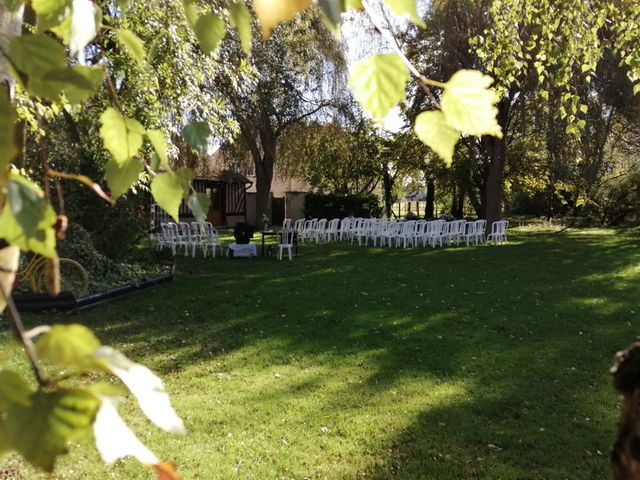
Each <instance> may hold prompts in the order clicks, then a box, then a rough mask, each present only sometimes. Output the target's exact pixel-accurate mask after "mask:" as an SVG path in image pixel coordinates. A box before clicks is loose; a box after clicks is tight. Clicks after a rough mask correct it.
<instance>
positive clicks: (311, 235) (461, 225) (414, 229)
mask: <svg viewBox="0 0 640 480" xmlns="http://www.w3.org/2000/svg"><path fill="white" fill-rule="evenodd" d="M486 226H487V222H486V220H475V221H466V220H454V221H450V222H447V221H445V220H433V221H427V220H407V221H397V220H387V219H379V218H353V217H347V218H343V219H342V220H340V219H337V218H335V219H333V220H327V219H325V218H322V219H317V218H313V219H309V220H305V219H300V220H296V221H295V223H293V225H292V220H290V219H286V220H285V222H284V224H283V228H284V229H289V228H293V230H294V231H296V232H297V234H298V239H299V240H300V241H301V242H305V241H313V242H315V243H324V242H331V241H339V240H345V241H350V242H351V243H353V242H354V241H356V240H357V241H358V245H363V244H364V245H368V244H369V242H372V244H373V245H374V246H378V245H380V246H389V247H391V246H395V247H403V248H407V247H418V246H427V245H430V246H431V247H434V248H435V247H436V246H445V245H460V244H461V243H463V242H464V243H465V244H466V245H467V246H469V245H471V244H473V245H478V244H481V243H486V242H487V241H489V242H492V243H495V244H499V243H503V242H506V241H507V228H508V227H509V222H508V221H507V220H500V221H497V222H493V223H492V225H491V233H490V234H489V235H486V236H485V230H486Z"/></svg>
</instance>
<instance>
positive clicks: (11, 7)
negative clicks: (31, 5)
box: [4, 0, 24, 13]
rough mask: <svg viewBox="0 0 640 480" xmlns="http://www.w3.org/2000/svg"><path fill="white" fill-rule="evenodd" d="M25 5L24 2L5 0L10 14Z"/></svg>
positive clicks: (20, 0) (21, 0)
mask: <svg viewBox="0 0 640 480" xmlns="http://www.w3.org/2000/svg"><path fill="white" fill-rule="evenodd" d="M23 3H24V0H4V5H5V6H6V7H7V10H9V11H10V12H12V13H13V12H16V11H17V10H18V9H19V8H20V7H21V6H22V4H23Z"/></svg>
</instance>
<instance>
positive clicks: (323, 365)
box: [0, 229, 640, 480]
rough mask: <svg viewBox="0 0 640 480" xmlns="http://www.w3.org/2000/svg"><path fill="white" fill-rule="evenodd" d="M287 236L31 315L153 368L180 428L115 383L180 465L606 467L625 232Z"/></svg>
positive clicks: (632, 312) (205, 475)
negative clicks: (149, 413) (453, 244)
mask: <svg viewBox="0 0 640 480" xmlns="http://www.w3.org/2000/svg"><path fill="white" fill-rule="evenodd" d="M300 253H301V256H300V257H298V258H297V259H295V260H294V261H293V262H289V261H282V262H278V261H276V260H275V259H273V258H265V259H256V260H244V259H239V260H229V259H220V258H217V259H215V260H210V259H207V260H202V259H201V258H199V259H197V260H196V261H193V260H191V259H188V260H184V259H183V258H180V259H179V261H178V273H177V275H176V278H175V279H174V281H173V282H172V283H171V284H166V285H163V286H160V287H157V288H155V289H153V290H149V291H147V292H145V293H143V294H140V295H137V296H134V297H131V298H130V299H128V300H124V301H121V302H117V303H113V304H111V305H108V306H104V307H100V308H98V309H94V310H91V311H87V312H83V313H80V314H72V315H66V314H65V315H57V316H51V315H49V316H47V317H46V318H45V320H44V321H55V322H81V323H84V324H87V325H89V326H90V327H91V328H93V329H95V330H96V332H97V334H98V336H99V337H100V338H101V340H102V341H103V342H104V343H106V344H111V345H113V346H115V347H117V348H119V349H121V350H123V351H124V352H125V353H126V354H127V355H129V356H130V357H132V358H134V359H136V360H138V361H140V362H142V363H144V364H146V365H148V366H149V367H151V368H152V369H154V370H155V371H157V372H158V373H160V374H161V376H162V377H163V378H164V379H165V381H166V383H167V387H168V389H169V390H170V392H171V394H172V398H173V401H174V404H175V406H176V409H177V410H178V412H179V413H180V414H181V415H182V417H183V418H184V420H185V422H186V425H187V428H188V430H189V434H188V435H187V436H186V437H174V436H171V435H169V434H164V433H160V432H157V431H156V430H153V429H151V428H150V427H149V426H148V424H147V423H146V422H145V421H144V420H143V419H142V418H141V417H140V415H139V414H138V413H137V411H136V409H135V406H134V403H133V402H132V401H131V400H130V401H128V402H127V403H126V404H125V405H126V411H127V414H131V417H132V418H133V422H134V426H135V428H136V430H137V431H138V432H139V433H140V435H141V437H142V438H143V439H144V440H145V441H147V442H148V443H149V444H150V445H151V446H152V448H153V449H154V450H155V451H156V452H157V453H158V454H159V456H161V457H162V458H164V459H172V460H174V461H175V462H176V463H177V464H178V465H179V470H180V472H181V473H182V474H183V475H184V478H186V479H203V480H210V479H229V478H238V479H305V478H308V479H324V478H326V479H360V478H362V479H365V478H366V479H387V478H398V479H403V480H404V479H418V478H421V479H429V480H440V479H442V480H444V479H451V480H453V479H456V480H458V479H476V478H480V479H508V480H511V479H521V480H524V479H559V480H560V479H569V480H574V479H594V480H595V479H598V480H600V479H604V478H607V476H608V468H609V467H608V453H609V448H610V445H611V443H612V440H613V438H614V435H615V422H616V419H617V415H618V411H617V409H618V403H619V401H618V398H617V396H616V395H615V393H614V392H613V390H612V388H611V387H610V374H609V373H608V369H609V367H610V366H611V364H612V359H613V355H614V353H615V352H616V351H617V350H619V349H621V348H624V347H626V346H628V345H629V344H630V343H631V342H633V341H634V340H636V338H638V337H637V335H638V332H639V331H638V325H639V324H640V316H639V314H640V292H639V291H638V281H639V280H640V239H639V235H638V232H637V231H631V230H629V231H613V230H583V231H576V230H568V231H563V232H549V231H535V230H524V229H520V230H518V229H516V230H514V231H513V232H511V236H510V242H509V244H507V245H503V246H499V247H488V246H480V247H470V248H448V249H435V250H432V249H431V248H428V249H418V250H400V249H392V250H388V249H376V248H364V247H357V246H349V245H338V244H329V245H323V246H311V245H310V246H306V245H305V246H304V247H303V248H302V249H301V252H300ZM41 321H43V320H42V318H38V317H34V316H30V317H29V316H28V317H26V323H27V324H28V325H29V326H33V325H35V324H36V323H37V322H41ZM1 328H2V330H1V332H0V342H1V343H2V345H6V344H7V342H8V338H9V333H8V331H7V326H6V322H3V323H2V325H1ZM0 354H1V355H2V356H1V357H0V358H2V360H3V361H4V362H6V361H7V360H8V359H11V358H14V357H15V355H16V353H15V351H14V350H9V349H7V348H3V349H2V350H1V351H0ZM3 463H4V466H5V467H7V468H11V469H14V470H15V471H17V472H18V476H17V478H29V479H31V478H39V477H38V476H36V475H34V474H33V473H32V472H31V471H30V470H28V469H27V468H25V467H23V466H22V465H21V464H20V462H19V461H18V460H17V459H16V458H15V457H8V458H6V459H5V461H4V462H3ZM57 471H58V474H57V476H54V478H68V479H107V478H119V479H150V478H152V477H153V475H152V474H151V473H150V472H149V471H147V470H146V469H144V468H142V467H140V466H139V465H138V464H137V463H136V462H135V461H126V462H121V463H118V464H117V465H116V466H114V467H110V468H108V467H104V466H102V465H101V464H100V463H99V460H98V458H97V454H96V453H95V451H94V449H93V448H92V447H84V448H74V449H73V453H72V454H71V455H70V456H68V457H67V458H65V459H64V460H62V461H61V462H60V463H59V465H58V469H57ZM42 478H45V477H44V476H43V477H42Z"/></svg>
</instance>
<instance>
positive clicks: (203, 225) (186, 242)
mask: <svg viewBox="0 0 640 480" xmlns="http://www.w3.org/2000/svg"><path fill="white" fill-rule="evenodd" d="M150 238H151V243H152V244H153V245H154V246H155V247H156V248H157V249H158V250H162V249H163V248H170V249H171V251H172V252H173V255H176V253H177V251H178V249H180V248H182V249H183V250H184V255H185V256H187V255H189V253H191V256H192V257H195V256H196V249H198V248H200V249H202V254H203V255H204V256H205V257H206V256H207V252H208V251H209V249H211V253H212V255H213V258H215V256H216V249H219V250H220V255H222V243H221V242H220V235H219V234H218V231H217V230H216V229H215V227H214V226H213V224H212V223H211V222H191V223H188V222H180V223H173V222H169V223H161V224H160V232H158V233H155V234H152V235H151V237H150Z"/></svg>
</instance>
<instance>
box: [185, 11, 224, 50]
mask: <svg viewBox="0 0 640 480" xmlns="http://www.w3.org/2000/svg"><path fill="white" fill-rule="evenodd" d="M193 30H194V32H195V34H196V37H198V42H200V48H202V51H203V52H204V53H205V54H210V53H215V52H216V50H217V49H218V46H219V45H220V41H221V40H222V37H224V34H225V33H226V24H225V22H224V20H222V19H221V18H220V17H219V16H217V15H213V14H209V15H203V16H202V17H200V18H198V20H197V22H196V24H195V26H194V27H193Z"/></svg>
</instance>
